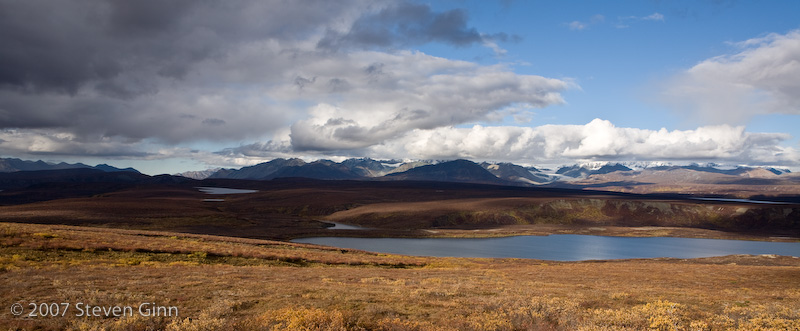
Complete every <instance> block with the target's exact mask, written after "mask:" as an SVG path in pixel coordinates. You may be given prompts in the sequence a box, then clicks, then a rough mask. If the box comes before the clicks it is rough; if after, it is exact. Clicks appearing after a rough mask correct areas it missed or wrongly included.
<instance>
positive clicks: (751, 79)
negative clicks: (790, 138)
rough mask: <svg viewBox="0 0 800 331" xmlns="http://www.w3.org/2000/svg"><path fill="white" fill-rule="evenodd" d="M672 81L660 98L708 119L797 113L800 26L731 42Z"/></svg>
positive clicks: (724, 120) (799, 111)
mask: <svg viewBox="0 0 800 331" xmlns="http://www.w3.org/2000/svg"><path fill="white" fill-rule="evenodd" d="M736 46H737V47H739V49H740V51H739V52H738V53H735V54H729V55H722V56H717V57H714V58H710V59H707V60H705V61H702V62H700V63H698V64H697V65H695V66H694V67H692V68H690V69H689V70H686V71H685V72H684V73H682V74H680V75H678V76H677V77H675V78H674V79H672V80H671V81H670V82H669V84H668V86H667V87H666V89H665V90H664V92H663V98H664V100H665V102H667V103H668V104H670V105H672V106H673V107H676V108H678V109H681V110H683V111H685V112H686V113H689V114H695V115H696V116H698V119H699V120H702V121H705V122H707V123H744V122H746V121H747V120H749V119H750V118H751V117H753V116H756V115H761V114H768V113H781V114H800V79H798V77H800V30H794V31H791V32H789V33H787V34H770V35H767V36H765V37H762V38H755V39H750V40H746V41H744V42H741V43H737V44H736Z"/></svg>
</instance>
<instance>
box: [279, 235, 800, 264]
mask: <svg viewBox="0 0 800 331" xmlns="http://www.w3.org/2000/svg"><path fill="white" fill-rule="evenodd" d="M292 242H296V243H310V244H317V245H325V246H334V247H340V248H352V249H360V250H365V251H371V252H380V253H391V254H402V255H417V256H438V257H499V258H525V259H540V260H555V261H583V260H608V259H633V258H656V257H673V258H698V257H711V256H723V255H733V254H751V255H761V254H775V255H789V256H800V242H791V243H786V242H766V241H746V240H721V239H696V238H671V237H648V238H640V237H605V236H589V235H572V234H559V235H549V236H516V237H502V238H416V239H415V238H348V237H314V238H301V239H295V240H292Z"/></svg>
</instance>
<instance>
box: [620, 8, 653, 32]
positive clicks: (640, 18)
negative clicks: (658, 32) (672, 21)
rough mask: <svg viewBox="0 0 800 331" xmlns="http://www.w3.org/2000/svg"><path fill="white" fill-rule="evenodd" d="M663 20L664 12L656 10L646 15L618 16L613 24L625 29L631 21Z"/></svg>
mask: <svg viewBox="0 0 800 331" xmlns="http://www.w3.org/2000/svg"><path fill="white" fill-rule="evenodd" d="M664 20H665V17H664V14H661V13H658V12H656V13H652V14H650V15H647V16H625V17H618V18H617V23H616V24H615V26H616V27H617V28H618V29H627V28H629V27H630V24H631V23H633V22H639V21H651V22H664Z"/></svg>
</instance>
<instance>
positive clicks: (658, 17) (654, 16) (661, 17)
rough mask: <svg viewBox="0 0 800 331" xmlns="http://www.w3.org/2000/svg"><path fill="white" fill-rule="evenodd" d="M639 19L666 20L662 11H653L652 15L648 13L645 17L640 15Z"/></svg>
mask: <svg viewBox="0 0 800 331" xmlns="http://www.w3.org/2000/svg"><path fill="white" fill-rule="evenodd" d="M639 19H640V20H642V21H661V22H663V21H664V15H663V14H660V13H652V14H650V15H647V16H644V17H640V18H639Z"/></svg>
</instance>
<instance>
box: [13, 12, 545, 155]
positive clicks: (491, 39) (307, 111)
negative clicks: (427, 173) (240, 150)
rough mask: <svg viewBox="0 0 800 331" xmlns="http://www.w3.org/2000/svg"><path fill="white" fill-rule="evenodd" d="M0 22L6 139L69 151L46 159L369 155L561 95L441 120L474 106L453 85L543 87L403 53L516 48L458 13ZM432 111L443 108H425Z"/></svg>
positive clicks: (146, 15) (95, 16) (494, 101)
mask: <svg viewBox="0 0 800 331" xmlns="http://www.w3.org/2000/svg"><path fill="white" fill-rule="evenodd" d="M0 13H14V14H13V15H2V14H0V15H2V19H0V41H1V42H2V44H3V47H0V63H3V66H2V67H1V68H0V129H12V130H15V132H19V133H23V134H24V133H26V132H27V133H29V134H30V136H31V137H33V136H37V137H50V136H49V134H48V133H45V132H59V133H64V134H69V135H71V136H73V137H74V139H72V140H70V141H71V143H58V144H57V143H48V144H46V145H47V146H49V147H48V150H51V152H57V150H56V149H57V148H63V149H64V151H63V152H64V153H68V154H69V153H73V152H74V151H77V150H78V149H75V148H72V147H70V146H77V144H82V143H85V144H101V143H102V142H103V141H106V140H109V139H110V140H113V141H115V142H118V143H120V144H124V142H127V143H129V144H131V145H132V146H133V145H136V144H138V143H139V142H141V141H145V140H147V141H154V142H158V143H162V144H169V145H173V144H181V143H185V142H196V141H214V142H225V141H231V142H239V141H244V140H251V141H252V140H253V139H263V138H264V137H268V136H271V135H273V134H274V133H275V132H276V131H279V130H282V129H285V128H288V127H290V126H292V125H293V124H294V127H296V128H297V130H296V132H295V133H294V134H295V136H296V137H297V141H298V145H297V148H298V149H302V148H306V149H323V148H326V147H325V146H326V145H325V144H326V143H331V142H332V144H333V145H332V146H330V148H339V145H342V144H343V142H347V141H350V140H354V139H360V138H359V137H365V139H366V140H367V141H368V142H374V141H380V140H382V139H385V138H386V137H392V136H395V135H397V134H401V133H402V132H404V131H403V130H409V129H413V128H415V127H417V126H420V127H423V128H432V127H435V126H437V125H451V124H454V123H458V122H459V121H464V120H470V119H476V118H481V117H482V116H484V115H486V113H490V112H492V111H494V110H496V109H492V107H503V106H504V105H506V104H507V103H509V102H511V103H513V102H526V103H528V102H529V103H531V104H532V105H534V106H537V107H541V106H546V105H547V104H551V103H554V102H559V101H558V100H560V96H559V95H558V90H559V87H557V86H556V85H558V82H554V84H555V85H554V86H556V87H554V88H553V89H551V88H550V87H549V85H548V84H549V83H542V84H541V85H536V87H540V88H542V93H538V92H537V93H534V96H531V97H528V96H521V95H519V92H520V91H511V93H510V94H509V95H506V96H503V95H497V96H494V95H492V96H489V98H488V99H489V101H486V102H481V104H480V105H479V106H478V107H475V109H461V110H459V111H456V110H452V111H444V110H443V109H442V108H443V105H442V103H443V102H445V100H442V99H443V98H444V97H437V96H434V95H432V93H434V92H437V91H440V92H446V93H451V94H452V95H453V96H465V95H466V93H467V92H466V91H471V92H469V93H475V92H476V90H475V88H474V87H472V86H471V85H470V84H461V85H460V86H461V87H462V88H464V89H465V91H457V90H455V89H454V88H448V87H447V86H444V85H443V84H449V82H448V80H452V79H465V80H467V81H468V82H472V84H478V85H479V86H482V87H486V88H489V90H487V91H486V92H487V93H493V94H502V91H501V90H492V86H491V83H488V82H486V81H487V79H489V80H490V77H492V76H493V75H494V76H497V75H500V76H502V75H505V76H507V77H505V78H502V79H501V80H506V81H507V83H509V84H510V85H508V86H506V85H502V83H501V85H497V86H496V88H497V89H506V88H510V89H512V90H513V89H514V88H515V87H514V86H515V84H516V86H517V88H519V89H522V90H525V89H528V88H533V86H528V85H526V84H532V83H531V81H532V80H536V79H534V78H533V77H532V76H530V77H529V76H519V77H516V75H515V74H513V73H511V72H510V71H507V70H504V69H500V68H495V67H482V66H479V65H476V64H473V63H468V62H463V61H452V60H448V59H443V58H435V57H431V56H427V55H425V54H421V53H415V52H408V51H400V50H398V48H404V47H409V46H413V45H420V44H425V43H434V42H435V43H445V44H449V45H453V46H457V47H463V46H469V45H485V46H486V47H490V48H492V49H493V50H494V51H495V52H496V53H497V54H502V53H503V52H504V50H503V49H502V48H500V47H499V46H498V42H504V41H507V40H511V41H513V40H514V39H515V38H518V37H516V36H508V35H506V34H504V33H502V32H501V33H493V34H487V33H482V32H480V31H478V30H477V29H475V28H474V27H471V26H469V25H468V14H467V12H466V11H464V10H461V9H453V10H446V11H441V12H438V11H435V10H433V9H431V8H430V7H429V6H428V5H424V4H416V3H412V2H406V1H390V0H386V1H367V0H345V1H337V2H335V3H334V2H330V1H323V0H312V1H304V2H285V1H279V0H266V1H261V0H259V1H255V0H232V1H226V2H224V3H223V2H214V1H187V0H181V1H171V2H168V3H166V2H163V1H155V0H147V1H133V2H129V1H112V0H106V1H102V0H101V1H90V0H70V1H63V2H58V3H52V2H49V1H44V0H31V1H11V0H0ZM415 61H420V62H419V63H415ZM404 79H405V80H404ZM542 79H543V80H545V81H546V79H544V78H542ZM481 82H486V83H487V84H489V85H486V84H483V83H481ZM481 84H483V85H481ZM537 84H538V83H537ZM411 85H415V87H414V88H411V89H410V90H408V91H398V90H396V89H398V88H408V87H409V86H411ZM421 86H425V87H428V88H431V89H432V90H430V91H426V90H424V89H422V88H420V87H421ZM527 91H528V92H530V90H527ZM549 93H551V94H552V95H550V94H549ZM472 98H473V99H475V98H476V96H472ZM402 99H407V100H409V101H408V102H400V101H401V100H402ZM359 100H364V101H359ZM426 101H433V102H437V104H435V105H431V106H428V105H424V106H425V107H423V105H422V103H424V102H426ZM370 102H371V103H373V104H375V105H376V106H375V107H372V106H370V105H369V103H370ZM328 105H330V106H332V107H334V108H336V109H339V111H337V112H336V116H337V118H341V121H339V122H337V120H336V119H335V118H334V119H331V121H330V124H328V125H327V126H324V125H323V126H319V124H316V121H317V118H316V115H314V114H316V113H314V111H315V109H318V108H324V107H326V106H328ZM448 116H450V117H452V119H451V118H445V117H448ZM353 118H358V119H359V120H358V121H357V122H355V125H354V126H352V127H345V128H341V129H337V130H338V131H337V132H336V133H335V134H334V133H331V134H330V136H331V138H330V139H329V140H330V141H331V142H322V143H317V142H315V141H311V140H310V137H308V135H309V134H314V133H316V132H325V130H328V129H330V128H333V127H336V126H343V125H345V124H344V123H347V122H346V121H348V120H352V119H353ZM364 118H373V119H372V120H370V121H364ZM328 120H329V119H324V123H328ZM315 125H316V126H315ZM394 125H397V126H398V128H399V129H398V128H393V127H389V126H394ZM304 138H305V140H304ZM20 139H21V138H20ZM42 139H45V140H48V141H51V142H55V141H57V139H56V140H53V138H52V137H50V138H42ZM15 141H19V140H15ZM303 141H308V142H307V143H303ZM337 144H338V145H337ZM345 147H346V144H345ZM20 150H22V149H20ZM119 150H121V151H124V150H131V151H132V153H134V154H135V153H136V152H137V151H134V150H133V149H125V148H120V149H119Z"/></svg>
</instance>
